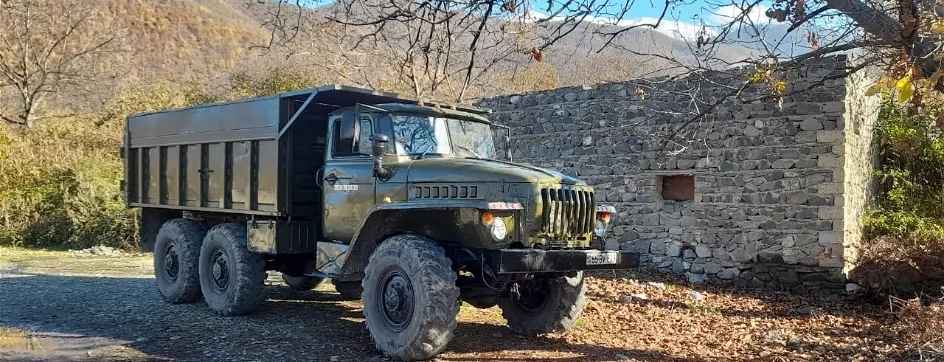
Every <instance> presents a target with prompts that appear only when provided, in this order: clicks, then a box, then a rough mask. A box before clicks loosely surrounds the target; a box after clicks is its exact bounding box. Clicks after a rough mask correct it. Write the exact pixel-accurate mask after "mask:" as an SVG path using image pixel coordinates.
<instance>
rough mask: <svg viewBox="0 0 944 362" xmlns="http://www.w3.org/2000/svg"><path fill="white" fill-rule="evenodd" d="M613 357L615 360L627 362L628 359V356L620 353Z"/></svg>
mask: <svg viewBox="0 0 944 362" xmlns="http://www.w3.org/2000/svg"><path fill="white" fill-rule="evenodd" d="M613 357H614V358H616V359H618V360H627V359H629V358H630V357H629V356H627V355H625V354H622V353H617V354H616V356H613Z"/></svg>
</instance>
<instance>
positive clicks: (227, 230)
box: [200, 223, 266, 316]
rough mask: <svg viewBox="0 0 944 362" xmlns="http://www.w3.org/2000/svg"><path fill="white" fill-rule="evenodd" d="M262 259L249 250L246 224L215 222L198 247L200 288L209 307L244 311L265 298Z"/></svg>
mask: <svg viewBox="0 0 944 362" xmlns="http://www.w3.org/2000/svg"><path fill="white" fill-rule="evenodd" d="M265 279H266V271H265V260H264V259H263V258H262V255H260V254H256V253H253V252H251V251H249V249H248V246H247V243H246V227H245V226H241V225H239V224H232V223H230V224H220V225H216V226H214V227H213V228H211V229H210V231H208V232H207V234H206V237H205V238H204V239H203V247H202V248H201V249H200V288H201V290H202V291H203V299H204V300H206V302H207V305H208V306H209V307H210V309H211V310H213V311H214V312H216V314H219V315H221V316H235V315H240V314H246V313H249V312H251V311H252V310H254V309H256V307H258V306H259V305H261V304H262V302H264V301H265V299H266V296H265Z"/></svg>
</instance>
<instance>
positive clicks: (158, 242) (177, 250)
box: [154, 218, 204, 304]
mask: <svg viewBox="0 0 944 362" xmlns="http://www.w3.org/2000/svg"><path fill="white" fill-rule="evenodd" d="M203 235H204V231H203V227H202V226H200V224H198V223H196V222H194V221H193V220H187V219H183V218H180V219H172V220H169V221H167V222H165V223H164V224H163V225H161V228H160V230H159V231H158V232H157V237H156V238H155V242H154V277H155V279H156V280H157V289H158V291H160V293H161V297H162V298H163V299H164V300H165V301H167V302H168V303H173V304H178V303H192V302H195V301H197V300H198V299H200V296H201V291H200V273H199V271H198V264H199V260H200V245H201V244H202V243H203Z"/></svg>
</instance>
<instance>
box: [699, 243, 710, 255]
mask: <svg viewBox="0 0 944 362" xmlns="http://www.w3.org/2000/svg"><path fill="white" fill-rule="evenodd" d="M695 255H697V256H698V257H699V258H708V257H711V248H709V247H708V245H705V244H698V245H696V246H695Z"/></svg>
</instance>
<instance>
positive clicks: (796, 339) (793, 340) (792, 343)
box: [787, 336, 803, 346]
mask: <svg viewBox="0 0 944 362" xmlns="http://www.w3.org/2000/svg"><path fill="white" fill-rule="evenodd" d="M801 342H803V339H802V338H800V336H791V337H790V339H788V340H787V345H788V346H796V345H798V344H800V343H801Z"/></svg>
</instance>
